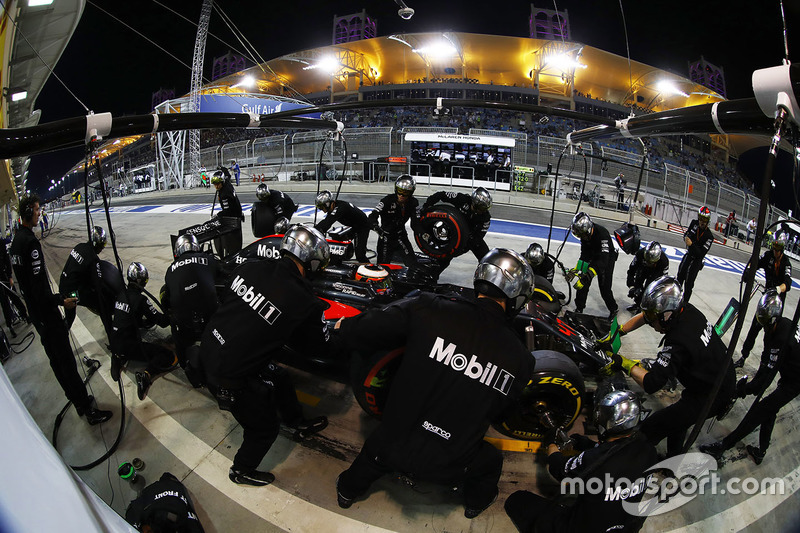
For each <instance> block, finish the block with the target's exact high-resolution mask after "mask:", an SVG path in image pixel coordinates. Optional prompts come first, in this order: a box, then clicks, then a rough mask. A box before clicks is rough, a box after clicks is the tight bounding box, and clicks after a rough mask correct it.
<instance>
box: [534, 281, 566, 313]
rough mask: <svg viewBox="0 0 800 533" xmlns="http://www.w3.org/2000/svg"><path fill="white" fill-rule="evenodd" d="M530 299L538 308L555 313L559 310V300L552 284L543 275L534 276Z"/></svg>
mask: <svg viewBox="0 0 800 533" xmlns="http://www.w3.org/2000/svg"><path fill="white" fill-rule="evenodd" d="M533 287H534V289H533V296H532V297H531V299H532V300H534V301H535V302H536V305H538V306H539V308H540V309H542V310H544V311H547V312H548V313H553V314H555V315H557V314H558V313H559V311H561V300H560V299H559V297H558V296H559V295H558V291H556V289H555V287H553V284H552V283H550V282H549V281H547V278H545V277H543V276H535V277H534V281H533Z"/></svg>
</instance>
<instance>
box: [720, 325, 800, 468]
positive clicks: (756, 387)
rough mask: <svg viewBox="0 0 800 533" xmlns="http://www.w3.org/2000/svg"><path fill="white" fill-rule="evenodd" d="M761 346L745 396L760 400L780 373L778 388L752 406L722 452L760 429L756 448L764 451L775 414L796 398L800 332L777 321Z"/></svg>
mask: <svg viewBox="0 0 800 533" xmlns="http://www.w3.org/2000/svg"><path fill="white" fill-rule="evenodd" d="M764 344H765V346H764V352H763V353H762V354H761V365H760V366H759V367H758V372H756V375H755V377H754V378H753V379H752V380H751V381H750V383H748V384H747V386H746V388H745V393H747V394H753V395H756V396H758V397H759V398H760V396H761V395H762V394H763V393H764V391H765V390H767V387H769V385H770V383H772V380H773V379H774V378H775V375H776V374H778V373H780V375H781V377H780V379H779V380H778V386H777V388H776V389H775V390H774V391H772V393H770V394H769V395H768V396H767V397H765V398H760V399H759V400H758V401H757V402H755V403H754V404H753V405H752V406H751V407H750V410H749V411H748V412H747V414H746V415H745V416H744V418H743V419H742V421H741V422H739V425H738V426H737V427H736V429H734V430H733V431H732V432H731V433H730V435H728V436H727V437H725V438H724V439H723V441H722V442H723V445H724V447H725V448H726V449H727V448H730V447H732V446H733V445H734V444H736V443H737V442H739V441H740V440H742V439H743V438H744V437H746V436H747V435H748V434H749V433H750V432H751V431H753V430H754V429H755V428H757V427H759V426H761V431H760V433H759V439H758V447H759V449H760V450H761V452H762V453H763V452H765V451H767V448H769V441H770V438H771V437H772V429H773V428H774V427H775V419H776V418H777V416H778V411H780V409H781V408H782V407H783V406H784V405H786V404H787V403H789V402H790V401H792V400H793V399H794V398H796V397H797V396H798V395H800V329H797V328H794V329H793V328H792V321H791V320H790V319H788V318H786V317H781V318H779V319H778V322H777V323H776V324H775V327H774V329H773V330H772V331H771V332H768V333H767V334H765V339H764Z"/></svg>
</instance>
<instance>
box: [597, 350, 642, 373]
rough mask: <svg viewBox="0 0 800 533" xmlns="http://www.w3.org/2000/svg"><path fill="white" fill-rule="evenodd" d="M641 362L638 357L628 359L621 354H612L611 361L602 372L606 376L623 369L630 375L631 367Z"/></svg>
mask: <svg viewBox="0 0 800 533" xmlns="http://www.w3.org/2000/svg"><path fill="white" fill-rule="evenodd" d="M638 364H639V361H637V360H636V359H628V358H627V357H623V356H621V355H620V354H618V353H617V354H613V355H612V356H611V362H610V363H609V364H607V365H606V366H604V367H603V368H601V369H600V373H601V374H602V375H604V376H610V375H612V374H613V373H614V372H619V371H620V370H622V371H623V372H625V373H626V374H628V375H629V376H630V375H631V369H633V367H635V366H636V365H638Z"/></svg>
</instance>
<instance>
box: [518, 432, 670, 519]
mask: <svg viewBox="0 0 800 533" xmlns="http://www.w3.org/2000/svg"><path fill="white" fill-rule="evenodd" d="M657 462H658V457H657V454H656V449H655V446H653V445H652V444H651V443H650V442H649V441H648V440H647V438H645V437H644V435H642V434H640V433H634V434H633V435H631V436H630V437H627V438H622V439H618V440H614V441H607V442H601V443H598V444H597V445H596V446H594V447H593V448H589V449H588V450H586V451H584V452H582V453H581V454H579V455H577V456H573V457H566V456H564V455H563V454H562V453H560V452H556V453H553V454H551V455H550V456H549V457H548V458H547V465H548V468H549V470H550V474H552V476H553V477H554V478H556V479H557V480H558V481H561V480H563V479H564V478H582V479H583V480H584V482H587V481H588V480H589V479H591V478H598V479H601V480H605V479H606V476H609V479H612V480H614V481H616V480H621V479H623V478H625V479H627V480H629V481H630V482H631V483H632V486H633V487H637V488H636V489H635V490H634V489H632V490H631V491H630V492H628V493H626V494H625V495H623V493H622V492H621V491H620V492H619V493H617V492H616V491H615V488H616V487H615V486H614V485H613V484H612V485H611V486H610V487H609V486H608V485H607V484H606V483H605V481H604V484H603V487H602V490H601V491H600V492H599V493H597V494H592V493H591V492H589V491H585V492H584V494H581V495H579V496H578V497H577V499H576V500H575V503H574V504H572V505H569V506H567V505H563V504H558V503H556V502H553V501H552V500H548V499H546V498H543V497H541V496H539V495H537V494H533V493H532V492H528V491H517V492H515V493H513V494H512V495H511V496H509V497H508V499H507V500H506V503H505V508H506V513H508V516H509V518H511V521H512V522H514V525H515V526H517V529H518V530H519V531H520V533H534V532H536V533H572V532H576V533H577V532H579V531H580V532H582V533H590V532H598V533H600V532H606V531H620V532H631V531H638V530H639V529H640V528H641V526H642V524H643V523H644V519H642V518H638V517H636V516H633V515H631V514H629V513H628V512H626V511H625V510H624V509H623V507H622V502H623V501H625V500H628V501H629V502H631V503H633V502H635V501H639V500H641V496H642V494H643V493H644V490H646V489H647V477H646V476H645V475H644V474H645V472H647V470H648V469H649V468H650V467H652V466H653V465H655V464H656V463H657ZM625 496H627V497H625Z"/></svg>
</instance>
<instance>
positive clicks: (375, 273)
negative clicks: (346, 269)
mask: <svg viewBox="0 0 800 533" xmlns="http://www.w3.org/2000/svg"><path fill="white" fill-rule="evenodd" d="M356 281H364V282H367V283H369V284H370V285H371V286H372V287H373V288H374V289H375V291H376V292H377V293H378V294H387V293H389V292H391V290H392V280H391V278H389V272H387V271H386V269H385V268H383V267H382V266H380V265H373V264H370V263H367V264H364V265H360V266H359V267H358V269H357V270H356Z"/></svg>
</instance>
